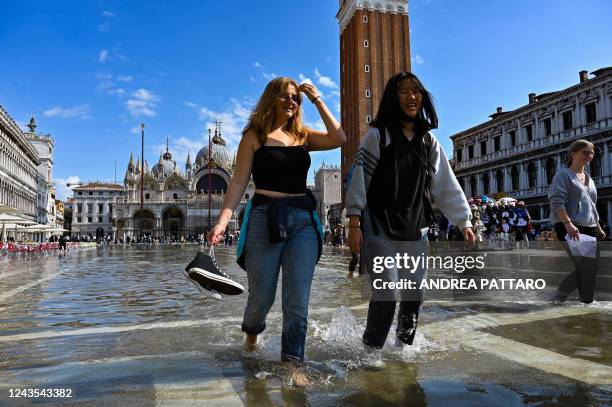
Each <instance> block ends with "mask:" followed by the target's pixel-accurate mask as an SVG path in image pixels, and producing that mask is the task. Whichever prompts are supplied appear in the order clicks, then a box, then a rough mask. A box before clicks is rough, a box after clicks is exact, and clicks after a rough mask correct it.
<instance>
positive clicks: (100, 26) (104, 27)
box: [98, 23, 110, 33]
mask: <svg viewBox="0 0 612 407" xmlns="http://www.w3.org/2000/svg"><path fill="white" fill-rule="evenodd" d="M109 30H110V24H109V23H101V24H98V31H100V32H103V33H105V32H108V31H109Z"/></svg>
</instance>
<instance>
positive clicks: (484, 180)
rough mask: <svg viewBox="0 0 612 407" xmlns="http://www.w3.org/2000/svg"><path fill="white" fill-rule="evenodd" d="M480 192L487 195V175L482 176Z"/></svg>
mask: <svg viewBox="0 0 612 407" xmlns="http://www.w3.org/2000/svg"><path fill="white" fill-rule="evenodd" d="M482 192H483V194H485V195H488V194H489V173H488V172H485V173H484V174H482Z"/></svg>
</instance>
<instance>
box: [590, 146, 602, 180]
mask: <svg viewBox="0 0 612 407" xmlns="http://www.w3.org/2000/svg"><path fill="white" fill-rule="evenodd" d="M601 150H602V149H601V148H599V147H598V146H595V155H594V156H593V160H592V161H591V164H590V166H591V169H590V174H591V176H592V177H600V176H601V175H602V174H601V155H600V154H598V153H597V152H598V151H601Z"/></svg>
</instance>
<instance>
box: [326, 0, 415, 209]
mask: <svg viewBox="0 0 612 407" xmlns="http://www.w3.org/2000/svg"><path fill="white" fill-rule="evenodd" d="M336 18H337V19H338V23H339V24H340V105H341V109H342V110H341V112H340V117H341V121H342V128H343V129H344V131H345V133H346V137H347V142H346V144H345V145H344V146H342V158H341V168H342V179H343V181H346V176H347V174H348V171H349V169H350V168H351V165H352V164H353V161H354V160H355V155H356V154H357V149H358V147H359V139H360V137H361V136H362V135H363V134H365V132H366V131H367V129H368V126H369V123H370V121H371V120H374V117H375V116H376V110H377V109H378V103H379V102H380V98H381V97H382V93H383V91H384V89H385V84H386V83H387V80H388V79H389V78H390V77H391V76H393V75H394V74H396V73H398V72H400V71H410V40H409V38H410V37H409V35H410V34H409V30H408V27H409V26H408V0H374V1H367V0H340V10H339V11H338V14H336ZM344 189H345V188H343V194H342V196H343V198H344Z"/></svg>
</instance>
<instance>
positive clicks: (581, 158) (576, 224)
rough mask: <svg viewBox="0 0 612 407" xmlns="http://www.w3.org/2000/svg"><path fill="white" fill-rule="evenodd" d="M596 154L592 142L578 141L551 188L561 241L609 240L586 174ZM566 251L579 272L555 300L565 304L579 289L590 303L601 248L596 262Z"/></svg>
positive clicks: (553, 215)
mask: <svg viewBox="0 0 612 407" xmlns="http://www.w3.org/2000/svg"><path fill="white" fill-rule="evenodd" d="M594 154H595V146H594V145H593V143H591V142H590V141H587V140H576V141H574V142H573V143H572V144H571V146H570V147H569V150H568V152H567V168H563V169H562V170H561V171H558V172H557V173H556V174H555V176H554V177H553V180H552V183H551V184H550V189H549V191H548V199H549V201H550V222H551V223H552V224H553V225H554V228H555V232H556V233H557V238H558V239H559V240H560V241H567V239H571V240H579V239H580V235H581V234H583V235H588V236H591V237H595V238H597V239H600V240H601V239H605V238H606V234H605V232H604V231H603V230H602V228H601V225H600V224H599V214H598V213H597V205H596V204H597V189H596V188H595V182H593V179H592V178H591V177H590V176H589V174H588V173H586V172H585V170H584V169H585V167H586V166H587V165H588V164H589V163H590V162H591V161H592V160H593V156H594ZM597 246H598V245H597ZM565 248H566V251H567V252H568V254H569V256H570V259H571V260H572V262H573V264H574V266H575V271H574V272H572V273H571V274H569V275H568V276H567V277H566V278H565V279H564V280H563V281H562V282H561V284H560V285H559V287H558V288H557V292H556V294H555V296H554V297H553V299H554V300H555V301H561V302H562V301H565V300H566V299H567V298H568V296H569V295H570V294H571V293H572V291H574V289H576V288H578V292H579V295H580V301H582V302H584V303H590V302H592V301H593V296H594V292H595V279H596V277H597V272H598V267H599V248H598V247H597V248H596V257H594V258H593V257H586V256H575V255H572V252H571V251H570V249H569V247H568V245H567V244H566V245H565Z"/></svg>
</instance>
